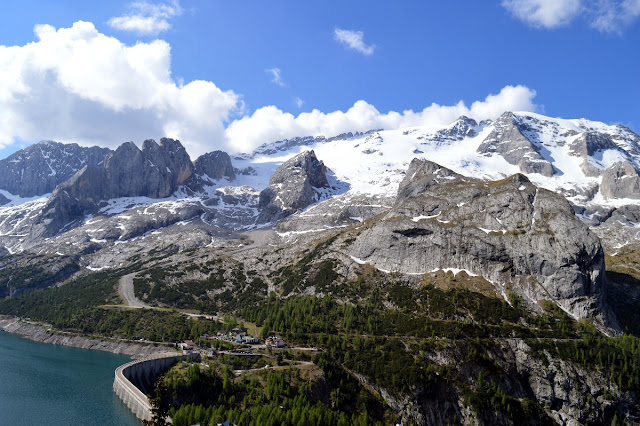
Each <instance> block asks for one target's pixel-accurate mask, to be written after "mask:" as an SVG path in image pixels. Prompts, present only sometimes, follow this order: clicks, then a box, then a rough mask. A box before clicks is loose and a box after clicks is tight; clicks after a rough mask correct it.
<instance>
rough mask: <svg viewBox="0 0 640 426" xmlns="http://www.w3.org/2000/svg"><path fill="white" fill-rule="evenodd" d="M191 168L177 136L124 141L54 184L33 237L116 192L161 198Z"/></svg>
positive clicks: (50, 233)
mask: <svg viewBox="0 0 640 426" xmlns="http://www.w3.org/2000/svg"><path fill="white" fill-rule="evenodd" d="M193 174H194V166H193V164H192V163H191V160H190V159H189V155H188V154H187V152H186V151H185V149H184V147H183V146H182V145H181V144H180V142H179V141H175V140H173V139H166V138H163V139H161V140H160V144H157V143H156V142H155V141H153V140H146V141H145V142H144V144H143V145H142V150H140V149H138V147H137V146H136V145H135V144H133V143H132V142H127V143H124V144H122V145H120V147H118V149H117V150H116V151H115V152H113V153H111V154H109V155H107V156H106V158H105V160H104V164H103V165H100V166H85V167H83V168H82V169H81V170H79V171H78V172H77V173H76V174H75V175H73V176H72V177H71V178H70V179H69V180H67V181H65V182H64V183H62V184H60V185H58V187H56V189H55V191H54V192H53V193H52V194H51V198H50V199H49V201H48V202H47V204H46V206H45V207H44V208H43V209H42V213H41V214H40V217H39V220H38V221H36V223H35V224H34V226H33V228H32V231H31V235H32V237H33V238H37V237H39V236H40V237H50V236H53V235H56V234H57V233H58V232H59V231H60V230H61V229H63V228H64V227H68V226H73V222H74V221H76V220H79V219H82V218H84V217H85V216H86V215H88V214H92V213H95V212H96V211H97V210H98V207H99V205H100V203H101V202H102V201H106V200H109V199H113V198H119V197H137V196H142V197H149V198H165V197H168V196H169V195H171V194H173V193H174V192H175V191H176V190H177V189H178V187H179V186H180V185H183V184H185V183H187V182H188V181H189V180H190V179H191V178H192V176H193Z"/></svg>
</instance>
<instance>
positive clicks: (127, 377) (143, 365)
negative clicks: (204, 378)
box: [113, 352, 199, 420]
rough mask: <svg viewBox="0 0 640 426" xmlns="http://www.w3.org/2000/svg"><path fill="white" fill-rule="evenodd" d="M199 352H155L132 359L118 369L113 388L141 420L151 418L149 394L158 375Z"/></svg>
mask: <svg viewBox="0 0 640 426" xmlns="http://www.w3.org/2000/svg"><path fill="white" fill-rule="evenodd" d="M198 357H199V355H198V354H189V355H182V354H177V353H175V352H173V353H163V354H155V355H152V356H150V357H147V358H144V359H141V360H137V361H132V362H129V363H127V364H124V365H121V366H120V367H118V368H117V369H116V372H115V379H114V381H113V390H114V392H115V393H116V395H118V397H119V398H120V399H121V400H122V401H123V402H124V403H125V404H126V405H127V407H129V409H130V410H131V411H132V412H133V413H134V414H135V415H136V417H138V418H139V419H140V420H151V404H150V403H149V398H147V394H150V393H151V392H152V391H153V384H154V382H155V380H156V379H157V378H158V376H159V375H160V374H162V373H164V372H165V371H167V370H168V369H169V368H171V366H172V365H173V364H175V363H177V362H179V361H184V360H194V359H197V358H198Z"/></svg>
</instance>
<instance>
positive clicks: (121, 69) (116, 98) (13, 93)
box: [0, 21, 242, 156]
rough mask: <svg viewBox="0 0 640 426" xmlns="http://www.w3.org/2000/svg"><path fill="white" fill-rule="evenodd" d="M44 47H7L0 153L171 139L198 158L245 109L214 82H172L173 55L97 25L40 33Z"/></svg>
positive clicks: (2, 65)
mask: <svg viewBox="0 0 640 426" xmlns="http://www.w3.org/2000/svg"><path fill="white" fill-rule="evenodd" d="M35 34H36V36H37V41H34V42H32V43H28V44H26V45H24V46H10V47H8V46H0V111H3V113H2V114H0V148H2V147H5V146H7V145H10V144H12V143H13V142H14V141H15V140H18V139H19V140H29V141H37V140H41V139H54V140H59V141H62V142H77V143H80V144H83V145H92V144H98V145H101V146H109V147H112V148H113V147H116V146H118V145H119V144H121V143H122V142H124V141H129V140H133V141H134V142H138V143H139V142H141V141H142V140H144V139H148V138H156V139H157V138H159V137H162V136H169V137H174V138H178V139H180V140H181V141H182V142H183V143H184V145H185V147H186V148H187V150H188V151H189V153H190V154H191V155H192V156H193V155H199V154H202V153H204V152H207V151H210V150H212V149H215V147H217V146H220V145H221V144H222V141H223V140H224V137H225V122H227V121H228V120H229V117H230V115H231V114H234V113H236V112H237V111H238V110H239V109H240V108H241V107H242V104H241V102H240V98H239V96H238V95H237V94H235V93H234V92H232V91H222V90H221V89H220V88H218V87H216V85H215V84H214V83H212V82H209V81H200V80H197V81H192V82H190V83H188V84H182V83H180V84H177V83H176V82H174V81H173V80H172V79H171V48H170V46H169V44H168V43H166V42H165V41H161V40H155V41H152V42H150V43H137V44H135V45H133V46H126V45H125V44H123V43H122V42H120V41H119V40H118V39H116V38H113V37H108V36H106V35H104V34H101V33H100V32H98V31H97V30H96V28H95V27H94V25H93V24H92V23H90V22H82V21H79V22H76V23H75V24H73V26H72V27H71V28H60V29H55V28H53V27H51V26H49V25H38V26H36V27H35Z"/></svg>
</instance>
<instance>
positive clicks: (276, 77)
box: [265, 68, 285, 87]
mask: <svg viewBox="0 0 640 426" xmlns="http://www.w3.org/2000/svg"><path fill="white" fill-rule="evenodd" d="M265 72H266V73H267V74H269V75H271V82H272V83H273V84H277V85H278V86H280V87H284V86H285V84H284V81H282V71H280V68H267V69H266V70H265Z"/></svg>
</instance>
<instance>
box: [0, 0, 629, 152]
mask: <svg viewBox="0 0 640 426" xmlns="http://www.w3.org/2000/svg"><path fill="white" fill-rule="evenodd" d="M3 8H4V11H3V14H2V15H1V16H0V46H3V47H0V157H4V156H6V155H7V154H9V153H10V152H13V151H15V150H16V149H19V148H20V147H22V146H24V144H26V143H32V142H36V141H38V140H41V139H54V140H61V141H65V142H78V143H81V144H85V145H89V144H98V145H103V146H111V147H114V146H117V145H118V144H120V143H122V142H124V141H125V140H133V141H134V142H136V143H138V144H139V143H140V142H142V140H144V139H145V138H155V139H158V138H160V137H162V136H165V135H167V136H172V137H178V138H180V139H181V141H182V142H183V143H184V144H185V146H187V149H188V150H189V152H190V154H191V155H192V156H195V155H198V154H202V153H203V152H206V151H210V150H212V149H226V150H229V151H248V150H251V149H253V148H255V146H257V145H258V144H259V143H263V142H269V141H271V140H274V139H280V138H283V137H291V136H296V135H306V134H320V133H323V134H327V135H329V134H330V133H331V132H336V133H339V132H342V131H348V130H352V131H356V130H368V129H369V128H373V127H385V128H389V127H402V126H408V125H419V124H424V123H427V122H443V123H444V122H447V121H450V120H452V119H454V118H455V115H459V114H460V113H466V114H468V115H472V116H475V118H481V119H482V118H492V117H493V116H495V115H496V114H499V112H498V111H500V112H501V111H503V110H504V109H528V110H535V111H537V112H541V113H544V114H547V115H551V116H559V117H564V118H579V117H586V118H590V119H593V120H598V121H604V122H607V123H622V124H625V125H627V126H629V127H631V128H632V129H634V130H636V131H638V130H639V129H640V117H639V111H640V107H639V105H638V99H639V95H640V78H639V77H638V76H640V24H639V21H640V19H639V18H640V0H503V1H500V0H496V1H482V2H479V1H477V0H460V1H457V2H443V1H405V2H395V3H393V2H381V1H359V0H357V1H356V0H352V1H349V2H344V1H340V2H338V1H324V2H293V1H269V2H266V1H264V0H262V1H253V0H247V1H242V2H238V1H228V0H227V1H217V0H180V1H153V0H150V1H138V2H130V1H109V2H86V1H76V0H59V1H57V2H50V1H43V0H23V1H21V2H10V3H9V4H7V5H4V6H3ZM79 21H83V22H84V23H81V22H79ZM43 25H45V26H43ZM36 26H38V27H36ZM492 95H493V96H492ZM461 101H462V102H463V104H461V103H460V102H461ZM474 102H476V104H474ZM405 110H412V112H410V113H403V111H405ZM390 111H397V112H398V114H394V113H391V114H390V113H389V112H390Z"/></svg>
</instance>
